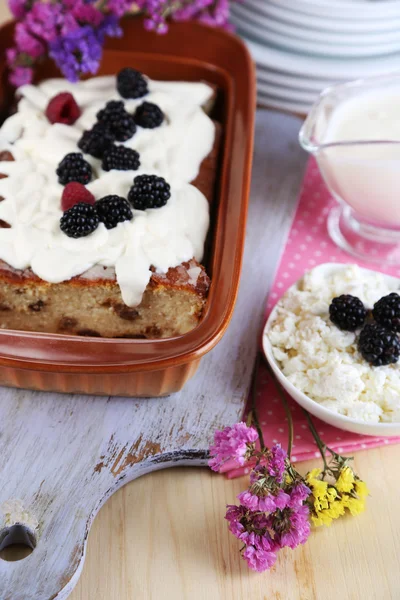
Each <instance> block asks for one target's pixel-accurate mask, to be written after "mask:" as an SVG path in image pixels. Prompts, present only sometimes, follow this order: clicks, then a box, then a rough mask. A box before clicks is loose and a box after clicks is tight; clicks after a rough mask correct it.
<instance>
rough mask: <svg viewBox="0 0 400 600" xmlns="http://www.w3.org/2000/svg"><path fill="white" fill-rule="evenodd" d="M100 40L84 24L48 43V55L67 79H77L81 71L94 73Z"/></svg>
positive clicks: (99, 49)
mask: <svg viewBox="0 0 400 600" xmlns="http://www.w3.org/2000/svg"><path fill="white" fill-rule="evenodd" d="M101 42H102V40H101V41H99V39H98V37H97V36H96V34H95V32H94V30H93V29H92V27H90V26H89V25H84V26H83V27H80V28H79V29H76V30H75V31H72V32H70V33H69V34H68V35H65V36H63V37H59V38H57V39H56V40H54V41H53V42H52V43H51V44H49V48H50V56H51V57H52V58H53V60H54V61H55V62H56V64H57V65H58V67H59V69H60V70H61V71H62V73H63V75H64V76H65V77H66V78H67V79H68V80H69V81H77V80H78V79H79V76H80V75H81V74H82V73H96V71H97V69H98V67H99V63H100V59H101V56H102V44H101Z"/></svg>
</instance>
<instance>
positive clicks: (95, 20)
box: [71, 0, 104, 27]
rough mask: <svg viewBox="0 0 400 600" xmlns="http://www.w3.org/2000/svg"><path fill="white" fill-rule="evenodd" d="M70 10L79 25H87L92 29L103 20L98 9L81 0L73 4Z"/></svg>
mask: <svg viewBox="0 0 400 600" xmlns="http://www.w3.org/2000/svg"><path fill="white" fill-rule="evenodd" d="M71 9H72V15H73V17H74V18H75V19H76V20H77V21H78V22H79V23H80V24H81V25H84V24H85V23H87V24H89V25H92V26H93V27H98V26H99V25H100V24H101V23H102V21H103V19H104V15H103V13H102V12H101V11H100V10H99V9H98V8H96V7H95V6H92V5H91V4H87V3H86V2H83V1H82V0H77V1H76V2H74V4H73V5H72V7H71Z"/></svg>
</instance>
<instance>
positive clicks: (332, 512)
mask: <svg viewBox="0 0 400 600" xmlns="http://www.w3.org/2000/svg"><path fill="white" fill-rule="evenodd" d="M314 508H315V509H316V510H315V514H312V515H311V520H312V522H313V524H314V525H315V527H320V526H321V525H327V526H328V527H329V525H330V524H331V523H332V521H333V520H334V519H338V518H339V517H341V516H342V515H343V514H344V507H343V506H342V504H341V502H340V501H339V500H335V501H333V502H331V503H330V504H328V503H327V507H326V508H324V509H322V510H321V509H317V508H316V507H315V504H314Z"/></svg>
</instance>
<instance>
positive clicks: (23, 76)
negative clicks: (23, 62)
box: [10, 67, 33, 87]
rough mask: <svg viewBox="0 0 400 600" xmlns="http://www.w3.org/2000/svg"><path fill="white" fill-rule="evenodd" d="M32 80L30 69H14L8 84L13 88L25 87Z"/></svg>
mask: <svg viewBox="0 0 400 600" xmlns="http://www.w3.org/2000/svg"><path fill="white" fill-rule="evenodd" d="M32 79H33V70H32V69H31V67H15V68H14V69H13V70H12V71H11V73H10V82H11V83H12V84H13V85H14V86H15V87H19V86H21V85H26V84H27V83H31V82H32Z"/></svg>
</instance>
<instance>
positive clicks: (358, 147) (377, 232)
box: [299, 71, 400, 265]
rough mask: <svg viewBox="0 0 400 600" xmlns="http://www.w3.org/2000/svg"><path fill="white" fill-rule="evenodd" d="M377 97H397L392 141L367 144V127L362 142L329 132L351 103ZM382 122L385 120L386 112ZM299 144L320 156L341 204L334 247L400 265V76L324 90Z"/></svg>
mask: <svg viewBox="0 0 400 600" xmlns="http://www.w3.org/2000/svg"><path fill="white" fill-rule="evenodd" d="M376 94H379V97H381V96H382V98H384V97H385V96H386V97H388V98H389V97H390V98H391V97H392V96H393V98H397V95H398V107H399V118H398V123H396V127H395V126H394V127H393V134H391V136H390V137H392V136H393V139H385V137H382V138H380V137H379V135H377V132H376V130H375V131H374V133H373V135H371V139H367V136H368V123H367V124H366V128H365V133H364V132H363V134H362V136H360V137H362V139H348V136H347V135H344V139H340V136H336V137H335V136H334V139H333V141H332V139H331V137H332V136H331V137H330V135H329V131H330V128H331V126H332V120H333V119H334V118H335V117H336V115H337V112H336V111H337V110H338V108H339V107H342V106H343V105H344V103H348V101H349V100H350V101H355V102H356V103H357V102H360V101H363V102H364V103H365V102H367V101H368V95H369V97H370V98H371V97H372V95H375V97H376ZM355 106H356V104H355ZM371 110H372V109H371ZM373 116H374V115H372V118H373ZM377 117H380V118H385V113H384V112H381V114H377ZM396 130H397V135H396ZM386 137H387V136H386ZM396 138H397V139H396ZM299 140H300V144H301V145H302V147H303V148H304V149H305V150H307V152H309V153H311V154H312V155H314V156H315V158H316V160H317V163H318V166H319V169H320V172H321V174H322V176H323V178H324V180H325V182H326V184H327V186H328V188H329V190H330V192H331V193H332V195H333V196H334V198H336V200H337V201H338V203H339V205H338V206H336V207H335V208H333V209H332V210H331V211H330V214H329V216H328V231H329V234H330V236H331V238H332V239H333V240H334V242H335V243H336V244H337V245H338V246H339V247H340V248H342V249H344V250H346V251H347V252H349V253H351V254H353V255H354V256H357V258H359V259H361V260H364V261H368V262H371V261H372V262H378V263H381V264H382V263H383V264H385V263H386V264H399V265H400V71H396V72H395V73H391V74H389V75H384V76H380V77H373V78H370V79H360V80H357V81H354V82H351V83H347V84H340V85H336V86H332V87H329V88H327V89H326V90H324V91H323V92H322V93H321V95H320V97H319V99H318V100H317V102H316V103H315V104H314V106H313V107H312V109H311V111H310V113H309V115H308V117H307V119H306V121H305V122H304V124H303V126H302V128H301V130H300V134H299Z"/></svg>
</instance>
